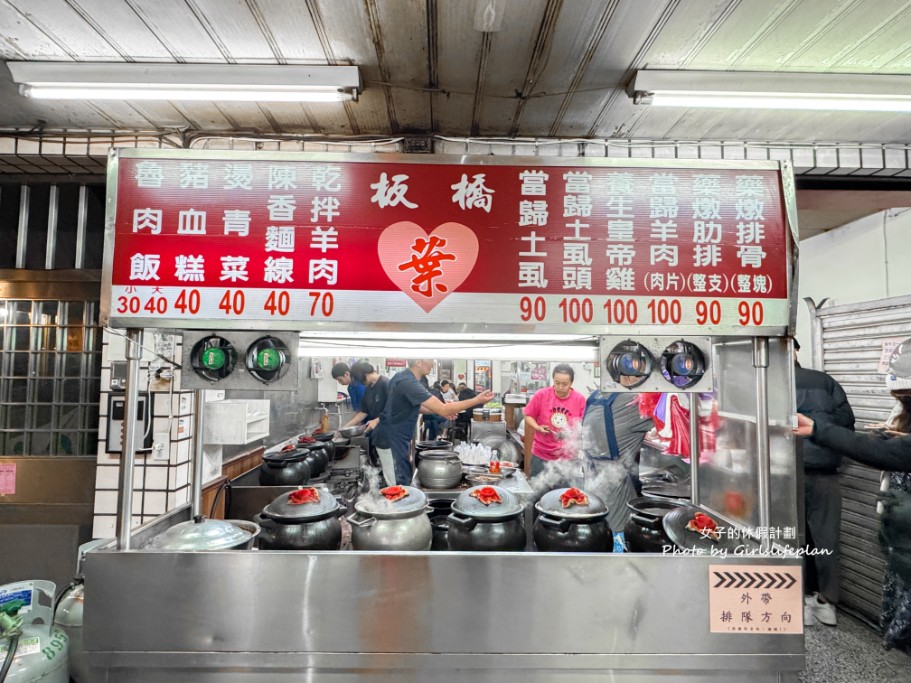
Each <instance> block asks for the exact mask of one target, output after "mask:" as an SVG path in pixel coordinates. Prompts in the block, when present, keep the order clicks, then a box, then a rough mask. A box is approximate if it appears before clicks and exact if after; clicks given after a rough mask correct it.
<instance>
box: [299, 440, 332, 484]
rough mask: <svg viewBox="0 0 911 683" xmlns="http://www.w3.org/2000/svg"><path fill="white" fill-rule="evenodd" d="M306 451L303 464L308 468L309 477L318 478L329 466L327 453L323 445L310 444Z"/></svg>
mask: <svg viewBox="0 0 911 683" xmlns="http://www.w3.org/2000/svg"><path fill="white" fill-rule="evenodd" d="M307 451H308V453H307V455H306V458H305V462H306V463H307V465H309V466H310V476H311V477H318V476H320V475H321V474H322V473H323V472H324V471H325V470H326V468H327V467H328V466H329V452H328V450H327V449H326V445H325V444H323V443H315V444H310V445H309V446H307Z"/></svg>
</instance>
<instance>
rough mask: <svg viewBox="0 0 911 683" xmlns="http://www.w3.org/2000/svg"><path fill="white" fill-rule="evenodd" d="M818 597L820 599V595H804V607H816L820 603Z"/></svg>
mask: <svg viewBox="0 0 911 683" xmlns="http://www.w3.org/2000/svg"><path fill="white" fill-rule="evenodd" d="M818 597H819V593H810V594H809V595H804V596H803V604H804V605H815V604H816V603H817V602H819V601H818V600H817V599H816V598H818Z"/></svg>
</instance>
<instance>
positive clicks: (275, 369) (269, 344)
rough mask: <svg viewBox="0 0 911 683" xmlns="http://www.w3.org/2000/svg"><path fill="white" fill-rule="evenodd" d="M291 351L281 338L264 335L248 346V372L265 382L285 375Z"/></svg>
mask: <svg viewBox="0 0 911 683" xmlns="http://www.w3.org/2000/svg"><path fill="white" fill-rule="evenodd" d="M290 361H291V352H290V351H289V350H288V347H287V346H286V345H285V343H284V342H283V341H282V340H281V339H276V338H275V337H262V338H261V339H257V340H256V341H255V342H253V343H252V344H250V346H249V347H247V358H246V366H247V372H249V373H250V374H251V375H252V376H253V377H255V378H256V379H258V380H259V381H260V382H263V383H264V384H268V383H270V382H274V381H275V380H277V379H280V378H282V377H284V376H285V373H286V372H288V367H289V363H290Z"/></svg>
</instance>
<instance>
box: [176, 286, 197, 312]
mask: <svg viewBox="0 0 911 683" xmlns="http://www.w3.org/2000/svg"><path fill="white" fill-rule="evenodd" d="M199 300H200V297H199V290H198V289H191V290H189V291H188V290H186V289H182V290H180V294H178V295H177V300H176V301H175V302H174V308H176V309H177V310H178V311H180V312H181V313H189V314H190V315H196V314H197V313H199Z"/></svg>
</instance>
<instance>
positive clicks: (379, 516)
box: [347, 486, 433, 550]
mask: <svg viewBox="0 0 911 683" xmlns="http://www.w3.org/2000/svg"><path fill="white" fill-rule="evenodd" d="M403 488H404V489H405V490H406V491H407V492H408V493H407V495H406V496H405V497H404V498H401V499H399V500H396V501H388V500H386V499H385V498H383V497H382V496H381V495H380V494H376V496H370V497H364V498H361V499H360V500H359V501H358V502H357V503H355V504H354V513H353V514H352V515H350V516H349V517H348V518H347V519H348V521H349V522H350V523H351V545H352V547H353V548H354V549H355V550H430V544H431V541H432V539H433V529H432V528H431V526H430V518H429V517H428V516H427V514H426V512H427V511H428V510H429V509H430V508H429V507H428V505H427V496H425V495H424V492H423V491H421V490H420V489H417V488H414V487H413V486H405V487H403Z"/></svg>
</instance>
